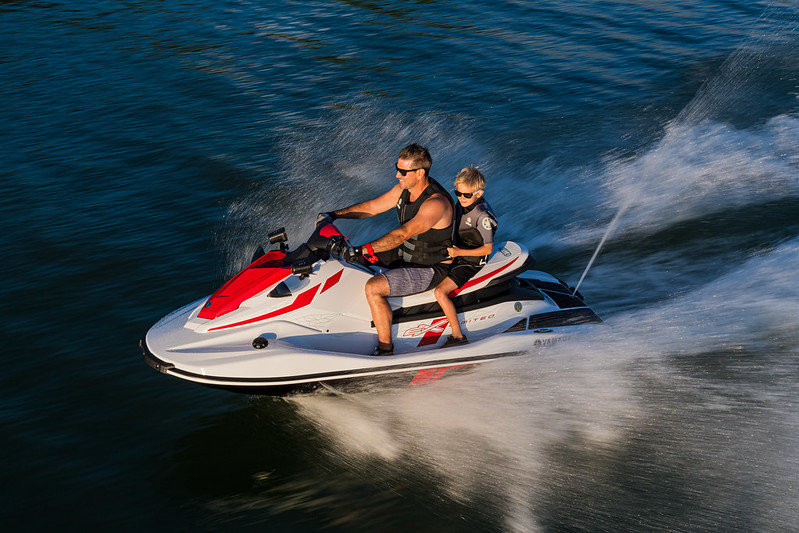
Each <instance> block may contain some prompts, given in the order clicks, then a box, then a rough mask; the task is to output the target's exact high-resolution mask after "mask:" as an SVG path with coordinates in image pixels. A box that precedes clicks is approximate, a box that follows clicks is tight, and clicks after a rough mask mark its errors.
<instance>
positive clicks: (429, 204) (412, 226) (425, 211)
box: [371, 196, 449, 252]
mask: <svg viewBox="0 0 799 533" xmlns="http://www.w3.org/2000/svg"><path fill="white" fill-rule="evenodd" d="M448 207H449V203H448V202H447V201H446V200H445V199H444V198H442V197H441V196H433V197H431V198H428V199H427V200H425V202H424V203H423V204H422V205H421V206H420V207H419V212H418V213H416V216H415V217H413V218H412V219H410V220H409V221H408V222H406V223H405V224H403V225H402V226H400V227H398V228H397V229H394V230H391V231H389V232H388V233H386V234H385V235H383V236H382V237H380V238H378V239H376V240H374V241H372V242H371V245H372V248H373V249H374V251H375V252H385V251H386V250H392V249H394V248H396V247H397V246H399V245H400V244H402V243H403V242H405V241H407V240H408V239H410V238H411V237H413V236H415V235H419V234H420V233H424V232H425V231H427V230H429V229H430V228H432V227H433V226H434V225H435V224H436V222H438V221H439V220H441V218H442V217H443V216H444V214H445V213H446V212H447V208H448Z"/></svg>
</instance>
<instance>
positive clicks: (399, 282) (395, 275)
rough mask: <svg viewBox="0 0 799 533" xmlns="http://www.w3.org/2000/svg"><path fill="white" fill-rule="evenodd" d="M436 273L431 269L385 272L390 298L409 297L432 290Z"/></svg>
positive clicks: (417, 268)
mask: <svg viewBox="0 0 799 533" xmlns="http://www.w3.org/2000/svg"><path fill="white" fill-rule="evenodd" d="M434 274H435V271H434V270H433V269H432V268H431V267H399V268H392V269H391V270H386V271H385V272H383V276H384V277H385V278H386V281H388V295H389V296H408V295H409V294H416V293H417V292H424V291H426V290H427V289H429V288H430V285H431V282H432V281H433V276H434Z"/></svg>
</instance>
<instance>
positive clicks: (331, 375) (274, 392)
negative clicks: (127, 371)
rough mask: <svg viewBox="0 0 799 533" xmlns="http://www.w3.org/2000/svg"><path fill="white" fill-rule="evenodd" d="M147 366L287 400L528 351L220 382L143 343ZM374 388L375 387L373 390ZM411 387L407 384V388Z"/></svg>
mask: <svg viewBox="0 0 799 533" xmlns="http://www.w3.org/2000/svg"><path fill="white" fill-rule="evenodd" d="M140 346H141V349H142V353H143V356H144V362H145V363H147V365H148V366H150V367H152V368H154V369H156V370H158V371H159V372H160V373H162V374H167V375H173V376H176V377H184V378H200V380H197V379H186V380H187V381H190V382H192V383H196V384H198V385H204V386H206V387H211V388H213V389H221V390H226V391H230V392H238V393H242V394H261V395H267V396H285V395H287V394H296V393H300V392H312V391H314V390H316V389H318V388H320V387H322V385H320V382H324V383H325V384H327V385H330V386H333V387H336V388H342V390H344V389H346V390H344V391H345V392H349V391H353V390H356V389H357V390H369V389H370V388H377V387H378V386H379V385H382V386H385V385H386V384H387V383H389V382H395V384H396V385H401V381H402V380H403V379H405V378H407V377H412V376H413V375H415V374H416V373H417V372H419V371H420V370H427V369H435V368H445V367H464V366H473V365H476V364H481V363H486V362H488V361H493V360H495V359H500V358H503V357H511V356H516V355H520V354H523V353H525V352H524V351H515V352H504V353H498V354H492V355H487V356H486V355H481V356H472V357H462V358H459V359H448V360H438V361H427V362H418V363H404V364H398V365H389V366H383V367H375V368H370V369H364V370H352V371H348V372H347V371H342V372H325V373H320V374H306V375H302V376H294V377H288V378H220V377H215V376H208V375H202V374H195V373H193V372H186V371H185V370H180V369H179V368H176V367H175V365H173V364H171V363H167V362H165V361H162V360H161V359H159V358H158V357H156V356H155V355H154V354H153V353H152V352H151V351H150V349H149V348H147V343H146V341H145V340H144V339H142V341H141V343H140ZM205 380H215V381H222V382H223V383H210V382H206V381H205ZM370 384H371V387H370V386H369V385H370ZM408 384H409V383H408V382H406V385H408Z"/></svg>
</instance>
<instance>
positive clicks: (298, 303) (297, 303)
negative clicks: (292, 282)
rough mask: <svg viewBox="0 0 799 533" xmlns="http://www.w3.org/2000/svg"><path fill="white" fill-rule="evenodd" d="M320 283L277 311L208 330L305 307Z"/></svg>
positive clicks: (263, 318)
mask: <svg viewBox="0 0 799 533" xmlns="http://www.w3.org/2000/svg"><path fill="white" fill-rule="evenodd" d="M319 287H320V285H315V286H313V287H311V288H310V289H308V290H307V291H305V292H302V293H300V294H299V295H298V296H297V298H296V299H295V300H294V302H293V303H292V304H291V305H288V306H286V307H284V308H282V309H278V310H276V311H272V312H271V313H267V314H265V315H261V316H257V317H255V318H250V319H247V320H243V321H241V322H236V323H235V324H228V325H227V326H219V327H216V328H211V329H209V330H208V331H216V330H218V329H227V328H235V327H236V326H243V325H244V324H252V323H253V322H258V321H259V320H266V319H267V318H272V317H275V316H278V315H283V314H285V313H290V312H291V311H296V310H297V309H299V308H301V307H305V306H306V305H308V304H309V303H311V301H312V300H313V299H314V296H316V291H318V290H319Z"/></svg>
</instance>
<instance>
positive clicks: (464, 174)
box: [455, 165, 486, 191]
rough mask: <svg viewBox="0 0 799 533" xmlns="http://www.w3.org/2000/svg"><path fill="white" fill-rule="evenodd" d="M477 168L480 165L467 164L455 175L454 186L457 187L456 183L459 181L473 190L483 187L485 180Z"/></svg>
mask: <svg viewBox="0 0 799 533" xmlns="http://www.w3.org/2000/svg"><path fill="white" fill-rule="evenodd" d="M478 168H480V167H476V166H474V165H469V166H468V167H467V168H464V169H463V170H461V171H460V172H458V175H457V176H456V177H455V186H456V187H457V186H458V184H459V183H461V184H463V185H464V186H465V187H469V188H470V189H472V190H473V191H479V190H482V189H485V187H486V180H485V178H484V177H483V174H482V173H481V172H480V171H479V170H478Z"/></svg>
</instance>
